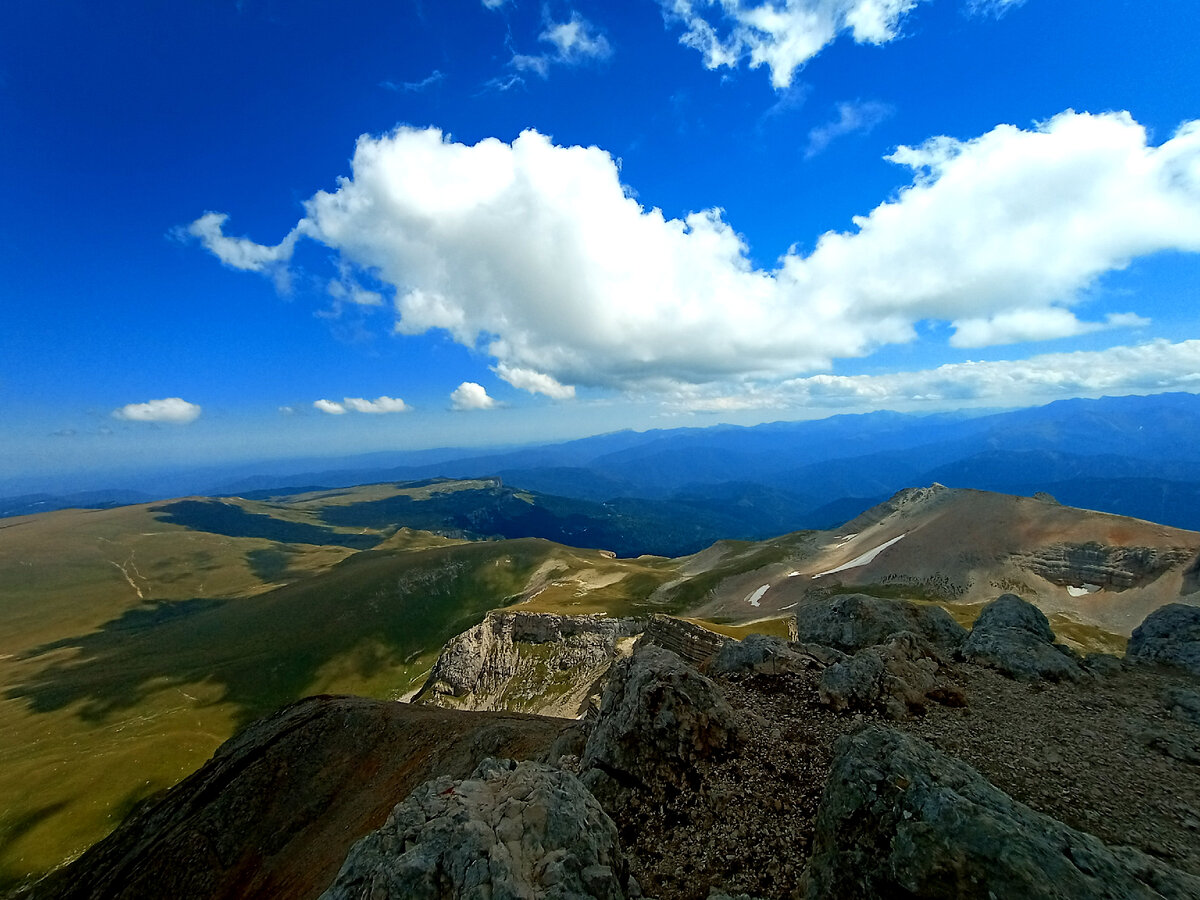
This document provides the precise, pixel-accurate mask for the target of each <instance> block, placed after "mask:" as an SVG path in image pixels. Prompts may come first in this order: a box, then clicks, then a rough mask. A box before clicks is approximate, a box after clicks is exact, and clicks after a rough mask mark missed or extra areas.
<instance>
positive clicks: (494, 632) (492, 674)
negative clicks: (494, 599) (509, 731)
mask: <svg viewBox="0 0 1200 900" xmlns="http://www.w3.org/2000/svg"><path fill="white" fill-rule="evenodd" d="M644 624H645V623H644V621H642V620H637V619H611V618H607V617H604V616H558V615H551V614H539V613H520V612H493V613H489V614H488V615H487V617H486V618H485V619H484V620H483V621H482V622H481V623H480V624H478V625H476V626H475V627H474V628H470V629H468V630H467V631H464V632H463V633H462V634H460V635H458V636H456V637H454V638H452V639H451V640H450V641H448V642H447V643H446V646H445V647H443V648H442V652H441V653H440V654H439V655H438V658H437V662H436V663H434V666H433V669H432V671H431V672H430V674H429V678H428V679H426V681H425V684H424V686H423V687H422V688H421V690H420V692H419V693H418V694H417V696H416V697H415V698H414V700H413V702H414V703H419V704H428V705H434V706H444V707H448V708H452V709H476V710H504V709H507V710H516V711H520V712H534V713H540V714H542V715H555V716H562V717H566V718H574V717H576V716H580V715H583V714H584V713H585V712H586V710H587V709H588V708H589V706H590V705H592V704H593V703H595V702H598V700H599V695H600V689H601V687H602V683H603V678H604V676H605V674H606V673H607V672H608V668H609V666H611V665H612V663H613V660H615V659H617V658H618V657H619V656H622V655H626V654H628V652H629V651H630V650H631V649H632V644H633V638H634V637H635V636H636V635H637V634H639V633H640V632H641V631H642V629H643V627H644Z"/></svg>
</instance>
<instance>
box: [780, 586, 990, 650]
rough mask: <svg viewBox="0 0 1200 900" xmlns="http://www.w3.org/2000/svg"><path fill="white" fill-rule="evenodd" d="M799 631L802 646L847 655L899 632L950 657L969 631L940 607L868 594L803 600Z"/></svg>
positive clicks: (799, 640)
mask: <svg viewBox="0 0 1200 900" xmlns="http://www.w3.org/2000/svg"><path fill="white" fill-rule="evenodd" d="M795 631H796V634H795V635H794V637H795V638H796V640H797V641H798V642H801V643H811V644H823V645H824V646H826V647H833V648H835V649H837V650H841V651H843V652H845V653H857V652H858V651H859V650H862V649H864V648H866V647H871V646H874V645H876V644H882V643H884V642H885V641H886V640H887V639H888V638H890V637H891V636H892V635H893V634H897V633H898V632H901V631H911V632H913V633H915V634H918V635H920V636H921V637H923V638H924V639H925V640H927V641H928V642H929V643H930V644H932V645H933V646H934V648H936V649H937V650H938V651H939V652H942V653H948V652H950V651H953V650H954V649H955V648H957V647H958V646H959V644H961V643H962V642H963V640H964V639H965V638H966V636H967V630H966V629H965V628H963V627H962V626H961V625H959V624H958V623H957V622H955V621H954V619H953V618H951V616H950V614H949V613H948V612H946V611H945V610H944V609H942V608H941V607H940V606H922V605H920V604H917V603H912V602H910V601H908V600H887V599H883V598H881V597H871V596H868V595H867V594H836V595H834V596H832V597H814V598H808V599H805V600H803V601H802V602H801V603H800V604H799V605H798V606H797V607H796V628H795Z"/></svg>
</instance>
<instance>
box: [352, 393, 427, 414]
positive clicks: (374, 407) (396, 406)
mask: <svg viewBox="0 0 1200 900" xmlns="http://www.w3.org/2000/svg"><path fill="white" fill-rule="evenodd" d="M343 402H344V404H345V406H346V409H352V410H354V411H355V412H360V413H374V414H376V415H378V414H380V413H398V412H408V410H409V409H411V407H410V406H409V405H408V404H407V403H405V402H404V401H403V400H401V399H400V398H399V397H377V398H375V399H374V400H364V399H363V398H362V397H346V398H345V400H344V401H343Z"/></svg>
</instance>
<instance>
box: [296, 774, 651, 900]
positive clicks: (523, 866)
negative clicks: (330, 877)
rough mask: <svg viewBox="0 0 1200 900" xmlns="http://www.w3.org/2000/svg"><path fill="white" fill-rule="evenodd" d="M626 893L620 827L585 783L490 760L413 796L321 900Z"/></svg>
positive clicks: (360, 846) (517, 899)
mask: <svg viewBox="0 0 1200 900" xmlns="http://www.w3.org/2000/svg"><path fill="white" fill-rule="evenodd" d="M628 886H629V872H628V863H627V862H626V860H625V855H624V854H623V853H622V852H621V846H620V843H619V841H618V840H617V826H616V825H614V824H613V821H612V819H610V818H609V817H608V816H607V815H605V813H604V810H602V809H601V808H600V805H599V804H598V803H597V802H596V800H595V798H594V797H593V796H592V795H591V794H589V793H588V792H587V790H586V789H585V788H584V786H583V785H582V784H580V783H579V779H577V778H576V777H575V776H574V775H572V774H570V773H569V772H564V771H562V770H561V769H557V768H554V767H552V766H547V765H544V764H540V763H534V762H523V763H515V762H513V761H512V760H496V759H488V760H484V762H482V763H481V764H480V765H479V767H478V768H477V769H476V770H475V771H474V772H473V773H472V774H471V776H470V778H467V779H463V780H458V781H454V780H451V779H450V778H448V777H445V776H443V777H441V778H438V779H435V780H434V781H429V782H426V783H425V784H423V785H422V786H421V787H419V788H417V790H415V791H413V793H412V794H411V795H410V796H409V797H408V799H407V800H405V801H404V802H403V803H400V804H398V805H397V806H396V808H395V809H393V810H392V812H391V814H390V815H389V816H388V819H387V822H386V823H384V825H383V827H382V828H379V829H378V830H376V831H374V832H372V833H371V834H369V835H368V836H367V837H365V838H363V839H362V840H360V841H359V842H358V843H357V844H355V845H354V848H353V849H352V850H351V851H350V854H349V855H348V856H347V857H346V862H345V864H344V865H343V866H342V868H341V871H340V872H338V875H337V878H336V879H335V880H334V882H333V884H332V885H331V886H330V887H329V889H328V890H326V891H325V893H323V894H322V895H321V898H320V900H359V898H363V897H370V898H371V900H441V898H444V897H464V898H480V900H483V898H487V900H527V898H532V897H538V898H545V900H591V898H595V900H624V898H625V897H627V896H628V892H627V889H628Z"/></svg>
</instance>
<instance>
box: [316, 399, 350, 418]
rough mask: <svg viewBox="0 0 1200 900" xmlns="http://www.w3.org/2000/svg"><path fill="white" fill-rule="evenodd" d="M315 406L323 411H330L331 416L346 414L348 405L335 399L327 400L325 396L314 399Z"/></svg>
mask: <svg viewBox="0 0 1200 900" xmlns="http://www.w3.org/2000/svg"><path fill="white" fill-rule="evenodd" d="M313 408H314V409H319V410H320V411H321V412H323V413H328V414H329V415H331V416H343V415H345V414H346V407H344V406H342V404H340V403H338V402H337V401H335V400H326V399H324V398H322V399H320V400H314V401H313Z"/></svg>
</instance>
